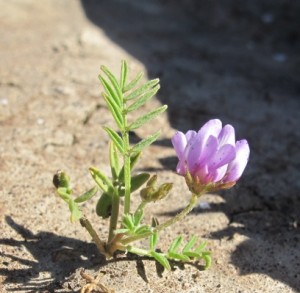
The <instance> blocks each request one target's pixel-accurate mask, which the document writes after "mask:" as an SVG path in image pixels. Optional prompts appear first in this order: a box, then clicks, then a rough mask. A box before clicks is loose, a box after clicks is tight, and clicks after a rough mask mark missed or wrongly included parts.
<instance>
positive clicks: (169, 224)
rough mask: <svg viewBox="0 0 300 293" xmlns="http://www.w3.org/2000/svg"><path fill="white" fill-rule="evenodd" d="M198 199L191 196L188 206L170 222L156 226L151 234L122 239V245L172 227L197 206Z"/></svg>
mask: <svg viewBox="0 0 300 293" xmlns="http://www.w3.org/2000/svg"><path fill="white" fill-rule="evenodd" d="M198 197H199V196H197V195H196V194H192V197H191V200H190V202H189V204H188V205H187V206H186V207H185V209H183V210H182V211H181V212H180V213H179V214H177V215H176V216H175V217H174V218H171V219H170V220H168V221H166V222H165V223H163V224H161V225H158V226H156V227H155V228H154V229H153V230H152V231H151V232H146V233H144V234H141V235H136V236H132V237H128V238H126V239H124V241H122V244H123V245H126V244H128V243H130V242H133V241H136V240H140V239H143V238H147V237H149V236H151V235H152V234H153V233H155V232H159V231H161V230H164V229H166V228H167V227H169V226H171V225H173V224H174V223H176V222H178V221H180V220H182V219H183V218H184V217H185V216H186V215H187V214H188V213H189V212H191V210H192V209H193V208H194V207H195V205H196V204H197V199H198Z"/></svg>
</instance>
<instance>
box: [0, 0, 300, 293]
mask: <svg viewBox="0 0 300 293" xmlns="http://www.w3.org/2000/svg"><path fill="white" fill-rule="evenodd" d="M299 12H300V5H299V2H297V1H288V0H281V1H279V0H277V1H243V2H241V3H240V2H236V1H229V0H227V1H222V3H221V2H208V1H196V0H193V1H192V0H189V1H177V2H176V5H175V2H174V1H159V0H156V1H146V0H142V1H121V0H118V1H117V0H115V1H95V0H94V1H92V0H86V1H84V0H82V1H81V2H80V1H78V0H43V1H33V0H11V1H1V2H0V29H1V46H0V56H1V68H0V77H1V78H0V90H1V91H0V133H1V142H0V156H1V158H0V172H1V176H0V183H1V184H0V186H1V187H0V191H1V197H0V215H1V222H0V225H1V235H0V253H1V254H0V257H1V258H0V280H1V283H2V284H0V289H1V292H11V291H13V292H74V291H75V292H76V291H78V290H79V289H80V287H81V286H82V285H83V284H84V280H83V279H82V278H81V276H80V274H79V273H80V270H81V269H82V268H84V269H86V270H87V271H88V272H89V273H90V274H92V275H96V274H97V272H98V271H102V272H103V273H104V276H103V279H102V280H103V283H104V284H106V285H108V286H109V287H110V288H113V289H115V290H116V292H158V293H159V292H171V293H172V292H174V293H175V292H191V293H192V292H195V293H196V292H243V293H244V292H249V293H250V292H251V293H253V292H297V289H298V290H299V288H300V273H299V272H300V249H299V248H300V247H299V240H300V233H299V220H300V214H299V206H300V198H299V189H300V185H299V184H300V183H299V182H300V180H299V175H300V168H299V167H300V164H299V163H300V157H299V142H300V130H299V125H300V123H299V122H300V121H299V112H300V101H299V98H300V84H299V77H300V71H299V68H300V59H299V51H300V45H299V44H300V35H299V27H300V26H299V19H300V18H299V15H300V14H299ZM122 59H127V60H128V62H129V64H130V69H131V72H132V76H133V74H134V73H137V72H138V71H140V70H145V71H146V72H147V73H148V77H149V78H153V77H159V78H160V79H161V86H162V90H161V91H160V93H159V94H158V96H157V99H156V100H154V101H153V102H152V103H150V105H149V106H148V107H147V108H152V107H153V106H155V105H159V104H160V103H166V104H168V105H169V112H168V114H166V115H165V116H163V117H162V118H159V119H158V120H157V123H155V127H157V128H159V127H160V128H161V129H162V133H163V135H162V137H161V139H160V140H159V142H158V143H156V144H155V145H153V146H152V147H151V148H150V149H149V150H148V151H147V152H146V153H145V154H144V157H143V160H142V161H141V163H140V165H139V166H138V169H139V170H144V169H149V170H150V171H151V172H155V173H157V174H158V175H159V176H160V178H161V180H162V181H163V180H173V181H174V182H175V188H174V190H173V192H172V194H171V196H170V197H169V199H168V200H165V201H164V202H162V204H160V205H159V206H157V205H156V206H154V205H153V206H152V207H151V209H150V210H149V215H150V213H151V212H152V213H154V214H156V216H158V217H159V218H160V219H162V220H163V219H167V218H169V217H170V216H171V215H173V214H174V213H176V212H178V211H179V210H180V209H182V208H183V207H184V205H185V203H186V202H187V198H186V196H187V189H186V187H185V184H184V182H183V179H182V178H180V177H179V176H177V175H176V174H175V173H174V168H175V165H176V159H175V157H174V151H173V150H172V148H171V147H170V141H169V139H170V137H171V136H172V134H173V133H174V132H175V129H180V130H182V131H185V130H187V129H190V128H193V129H197V128H199V127H200V126H201V125H202V124H203V123H204V122H205V121H207V120H208V119H211V118H215V117H218V118H220V119H222V121H223V122H224V123H231V124H233V125H234V126H235V127H236V130H237V137H238V138H247V139H248V140H249V143H250V146H251V158H250V163H249V166H248V168H247V170H246V172H245V175H244V176H243V178H242V179H241V180H240V182H239V184H238V186H237V187H235V188H233V189H232V190H230V191H226V192H221V193H219V194H210V195H207V196H205V198H204V199H203V200H204V201H207V202H209V203H210V209H200V208H198V209H195V210H194V212H193V213H192V214H191V215H190V216H189V217H188V218H187V219H186V221H185V222H184V223H182V224H180V225H177V226H176V227H174V228H173V229H168V230H167V231H166V234H165V235H164V237H163V238H164V239H165V242H164V243H165V244H163V243H162V244H161V246H160V247H161V248H163V247H164V246H166V245H167V244H168V243H169V242H170V241H171V239H172V238H174V237H175V236H176V235H178V234H180V233H181V234H186V235H187V236H188V235H191V234H193V233H196V234H198V235H199V236H200V237H202V238H203V239H207V240H208V247H209V249H211V250H212V251H213V264H212V267H211V268H210V269H209V270H207V271H202V269H201V266H193V265H185V266H184V267H181V266H178V265H175V266H174V271H172V272H163V271H162V270H161V268H160V267H159V266H157V265H156V264H155V263H154V262H153V261H149V260H146V259H140V258H138V259H136V258H130V257H129V258H125V259H124V258H121V259H118V260H113V261H109V262H105V261H104V260H103V259H102V258H101V256H99V254H98V253H97V251H96V248H95V246H94V244H93V243H91V240H90V237H89V236H88V235H87V233H86V232H85V231H84V230H83V229H82V228H81V227H80V225H79V224H74V225H71V224H70V223H69V221H68V218H69V214H68V209H67V207H66V206H65V205H64V203H63V202H62V201H61V200H60V199H59V198H57V197H56V196H55V195H54V189H53V187H52V183H51V181H52V175H53V173H55V172H56V170H58V169H65V170H67V171H68V173H69V174H70V175H71V176H72V179H73V182H74V185H75V190H76V191H78V192H83V191H84V190H85V189H86V188H89V187H91V185H92V180H91V178H90V177H89V175H88V172H87V170H88V167H89V166H91V165H96V166H99V167H101V168H102V169H104V170H105V171H108V168H107V161H108V160H107V143H108V140H107V138H106V136H105V134H104V132H103V130H102V128H101V125H103V124H111V122H112V120H111V118H110V116H109V114H108V111H107V108H106V107H105V104H104V102H103V100H101V98H100V95H99V93H100V91H101V89H100V84H99V82H98V81H97V75H98V73H99V67H100V65H101V64H105V65H107V66H109V67H110V68H111V69H112V70H113V71H114V72H118V70H119V66H120V60H122ZM145 110H147V109H145ZM152 128H153V127H152V126H149V127H145V128H143V130H142V131H140V132H138V133H137V135H138V136H139V137H144V136H145V135H147V134H149V133H151V131H153V129H152ZM95 200H96V199H95ZM95 200H94V201H93V202H91V203H88V204H86V205H85V206H84V211H85V213H86V214H87V215H88V216H89V217H90V218H92V215H93V208H94V204H95ZM149 215H148V216H149ZM94 221H95V222H96V226H97V228H98V229H100V230H101V231H102V233H103V235H105V233H106V230H105V227H106V226H105V225H106V223H103V222H102V223H99V222H98V220H97V219H95V220H94Z"/></svg>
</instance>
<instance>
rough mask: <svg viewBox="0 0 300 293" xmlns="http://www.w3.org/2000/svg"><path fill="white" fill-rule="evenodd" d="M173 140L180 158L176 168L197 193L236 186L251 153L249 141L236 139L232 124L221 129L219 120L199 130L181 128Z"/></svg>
mask: <svg viewBox="0 0 300 293" xmlns="http://www.w3.org/2000/svg"><path fill="white" fill-rule="evenodd" d="M172 143H173V146H174V149H175V151H176V154H177V156H178V159H179V162H178V165H177V170H176V171H177V173H179V174H180V175H183V176H185V178H186V181H187V184H188V185H189V188H190V189H191V191H192V192H194V193H201V192H202V191H203V190H206V191H212V190H217V189H222V188H229V187H231V186H233V185H234V184H235V183H236V181H237V180H238V179H239V178H240V177H241V175H242V173H243V171H244V169H245V168H246V165H247V162H248V159H249V154H250V149H249V145H248V142H247V140H245V139H242V140H239V141H237V142H236V141H235V131H234V128H233V127H232V126H231V125H229V124H227V125H225V126H224V127H223V128H222V122H221V121H220V120H219V119H213V120H209V121H208V122H207V123H205V124H204V125H203V126H202V127H201V128H200V130H199V131H198V132H196V131H193V130H189V131H188V132H187V133H186V134H184V133H182V132H180V131H178V132H177V133H176V134H175V135H174V136H173V138H172Z"/></svg>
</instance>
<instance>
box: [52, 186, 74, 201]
mask: <svg viewBox="0 0 300 293" xmlns="http://www.w3.org/2000/svg"><path fill="white" fill-rule="evenodd" d="M56 192H57V194H58V195H59V196H60V197H61V198H62V199H63V200H64V201H65V202H69V200H70V199H71V196H70V193H68V188H66V187H59V188H57V189H56Z"/></svg>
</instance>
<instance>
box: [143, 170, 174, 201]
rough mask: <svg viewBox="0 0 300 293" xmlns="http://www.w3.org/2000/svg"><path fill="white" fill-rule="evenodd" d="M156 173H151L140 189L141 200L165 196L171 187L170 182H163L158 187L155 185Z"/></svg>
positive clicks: (159, 198)
mask: <svg viewBox="0 0 300 293" xmlns="http://www.w3.org/2000/svg"><path fill="white" fill-rule="evenodd" d="M156 181H157V175H153V176H152V177H151V178H150V179H149V180H148V182H147V185H146V187H145V188H143V189H142V190H141V191H140V195H141V198H142V200H143V201H145V202H151V201H157V200H161V199H163V198H165V197H166V196H167V195H168V193H169V191H170V190H171V189H172V187H173V184H172V183H163V184H161V185H160V186H159V187H158V188H157V187H156Z"/></svg>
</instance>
